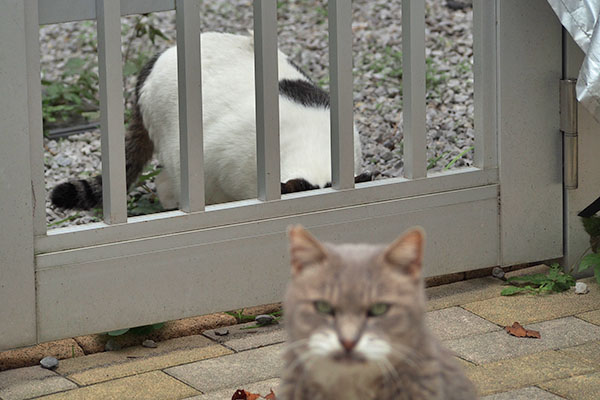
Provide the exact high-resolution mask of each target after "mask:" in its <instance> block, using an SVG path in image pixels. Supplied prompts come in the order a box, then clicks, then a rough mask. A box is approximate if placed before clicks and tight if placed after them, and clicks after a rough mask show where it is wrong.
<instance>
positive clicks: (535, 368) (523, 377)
mask: <svg viewBox="0 0 600 400" xmlns="http://www.w3.org/2000/svg"><path fill="white" fill-rule="evenodd" d="M593 370H594V366H593V365H591V364H590V363H588V362H586V361H583V360H575V359H573V358H571V357H569V356H568V355H566V354H564V353H560V352H558V351H554V350H549V351H544V352H542V353H537V354H531V355H528V356H524V357H519V358H513V359H509V360H501V361H497V362H494V363H490V364H485V365H479V366H477V367H474V368H467V369H465V373H466V374H467V376H468V377H469V378H470V379H471V380H472V381H473V383H474V384H475V386H477V389H478V390H479V394H480V395H481V396H484V395H488V394H493V393H499V392H502V391H507V390H511V389H518V388H522V387H526V386H532V385H536V384H539V383H541V382H545V381H550V380H554V379H562V378H568V377H571V376H575V375H582V374H587V373H591V372H593Z"/></svg>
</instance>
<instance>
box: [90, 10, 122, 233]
mask: <svg viewBox="0 0 600 400" xmlns="http://www.w3.org/2000/svg"><path fill="white" fill-rule="evenodd" d="M96 17H97V21H98V77H99V79H100V131H101V150H102V208H103V211H104V222H106V223H107V224H116V223H122V222H127V187H126V183H125V182H126V181H125V127H124V125H123V69H122V67H121V1H120V0H96Z"/></svg>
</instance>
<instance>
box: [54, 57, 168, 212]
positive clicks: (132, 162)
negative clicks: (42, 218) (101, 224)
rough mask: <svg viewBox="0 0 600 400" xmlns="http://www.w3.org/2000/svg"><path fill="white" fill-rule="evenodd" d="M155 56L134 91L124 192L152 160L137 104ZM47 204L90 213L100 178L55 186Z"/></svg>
mask: <svg viewBox="0 0 600 400" xmlns="http://www.w3.org/2000/svg"><path fill="white" fill-rule="evenodd" d="M159 55H160V54H157V55H156V56H154V57H153V58H152V59H151V60H150V61H148V63H147V64H146V65H145V66H144V67H143V68H142V70H141V71H140V74H139V76H138V81H137V84H136V88H135V93H136V105H135V109H134V111H133V118H132V120H131V123H130V125H129V129H128V131H127V134H126V135H125V175H126V181H127V189H129V188H131V187H132V186H133V185H134V184H135V183H136V181H137V179H138V177H139V176H140V174H141V173H142V171H143V170H144V166H145V165H146V164H147V163H148V161H150V159H151V158H152V153H153V152H154V143H153V142H152V140H151V139H150V135H149V134H148V131H147V130H146V127H145V126H144V121H143V120H142V113H141V111H140V107H139V105H138V104H137V101H138V99H139V96H140V90H141V88H142V86H143V85H144V82H145V81H146V78H147V77H148V75H149V74H150V72H151V71H152V67H154V63H155V62H156V60H157V59H158V56H159ZM50 201H51V202H52V204H53V205H54V206H55V207H58V208H62V209H67V210H91V209H93V208H97V207H101V206H102V176H101V175H98V176H95V177H93V178H90V179H74V180H70V181H68V182H64V183H61V184H59V185H57V186H56V187H55V188H54V189H53V190H52V193H50Z"/></svg>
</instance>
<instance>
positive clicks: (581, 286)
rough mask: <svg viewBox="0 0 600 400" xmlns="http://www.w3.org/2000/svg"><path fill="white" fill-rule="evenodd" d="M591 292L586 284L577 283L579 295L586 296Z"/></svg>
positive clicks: (576, 287)
mask: <svg viewBox="0 0 600 400" xmlns="http://www.w3.org/2000/svg"><path fill="white" fill-rule="evenodd" d="M589 291H590V289H588V287H587V285H586V284H585V283H584V282H577V283H575V293H577V294H586V293H588V292H589Z"/></svg>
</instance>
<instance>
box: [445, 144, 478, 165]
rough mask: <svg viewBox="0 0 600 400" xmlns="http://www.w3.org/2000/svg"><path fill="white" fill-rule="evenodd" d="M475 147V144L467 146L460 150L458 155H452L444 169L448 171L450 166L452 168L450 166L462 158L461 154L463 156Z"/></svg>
mask: <svg viewBox="0 0 600 400" xmlns="http://www.w3.org/2000/svg"><path fill="white" fill-rule="evenodd" d="M474 148H475V146H469V147H467V148H466V149H464V150H463V151H461V152H460V154H459V155H457V156H456V157H454V158H453V159H452V160H451V161H450V162H449V163H448V165H446V166H445V167H444V169H443V170H444V171H448V170H449V169H450V168H452V166H453V165H454V164H455V163H456V162H457V161H458V160H460V159H461V158H462V156H464V155H465V154H467V153H468V152H470V151H472V150H473V149H474Z"/></svg>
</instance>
